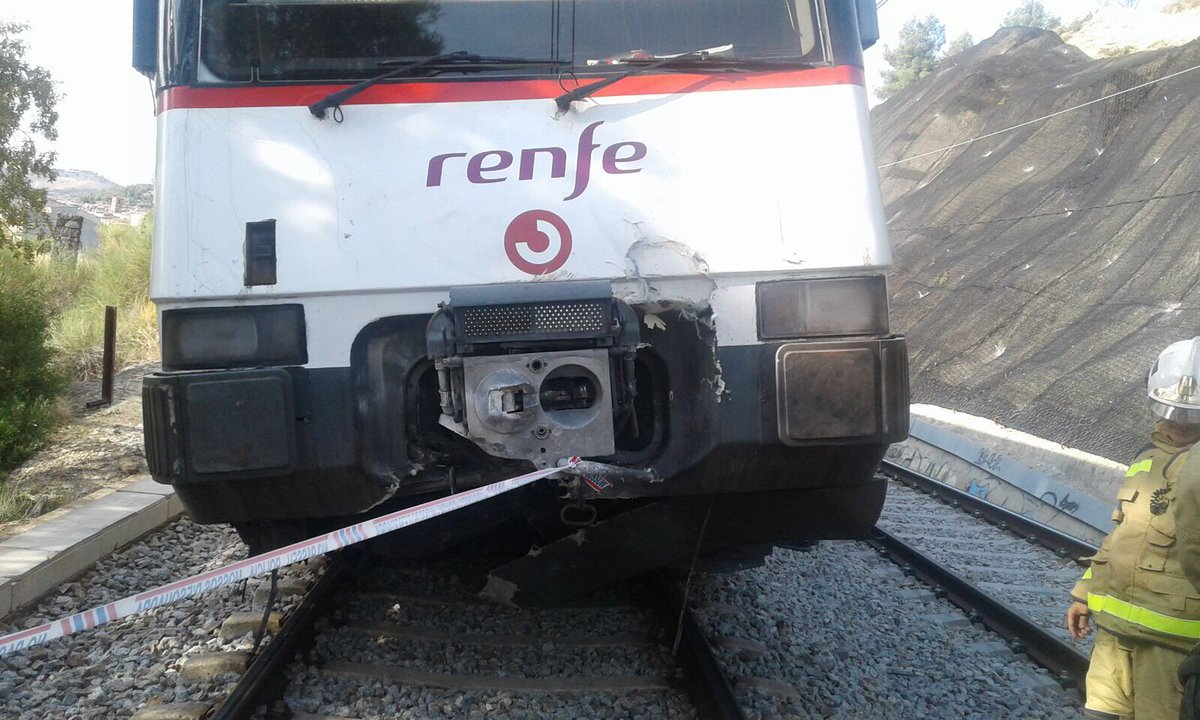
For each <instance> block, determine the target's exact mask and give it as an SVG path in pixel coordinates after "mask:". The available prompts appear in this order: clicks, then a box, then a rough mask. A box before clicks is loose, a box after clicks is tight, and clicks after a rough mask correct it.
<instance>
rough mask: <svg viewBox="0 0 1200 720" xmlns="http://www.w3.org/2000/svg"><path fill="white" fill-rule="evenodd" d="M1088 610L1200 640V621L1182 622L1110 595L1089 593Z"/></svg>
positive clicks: (1155, 629)
mask: <svg viewBox="0 0 1200 720" xmlns="http://www.w3.org/2000/svg"><path fill="white" fill-rule="evenodd" d="M1087 604H1088V609H1089V610H1091V611H1092V612H1094V613H1108V614H1109V615H1112V616H1113V617H1115V618H1120V619H1121V620H1124V621H1126V622H1130V623H1133V624H1134V625H1141V626H1142V627H1144V628H1147V629H1149V630H1154V631H1156V632H1160V633H1165V634H1167V635H1175V636H1177V637H1184V638H1188V639H1191V640H1200V620H1180V619H1179V618H1175V617H1171V616H1170V615H1163V614H1162V613H1157V612H1154V611H1153V610H1148V609H1146V608H1144V607H1138V606H1137V605H1131V604H1130V603H1127V602H1125V601H1124V600H1118V599H1116V598H1115V597H1109V596H1108V595H1094V594H1092V593H1088V602H1087Z"/></svg>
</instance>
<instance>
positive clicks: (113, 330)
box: [87, 305, 117, 410]
mask: <svg viewBox="0 0 1200 720" xmlns="http://www.w3.org/2000/svg"><path fill="white" fill-rule="evenodd" d="M116 362H117V309H116V308H115V307H113V306H112V305H106V306H105V307H104V369H103V370H102V374H101V376H100V399H99V400H93V401H91V402H90V403H88V404H87V407H88V409H89V410H90V409H93V408H98V407H103V406H105V405H112V399H113V371H114V366H115V365H116Z"/></svg>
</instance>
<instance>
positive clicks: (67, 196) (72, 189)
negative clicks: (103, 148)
mask: <svg viewBox="0 0 1200 720" xmlns="http://www.w3.org/2000/svg"><path fill="white" fill-rule="evenodd" d="M56 172H57V173H58V178H57V179H56V180H55V181H54V182H52V183H48V182H46V181H44V180H43V181H41V182H40V183H35V184H37V185H38V186H39V187H44V188H47V189H48V190H49V192H50V195H51V197H54V198H58V199H62V200H67V201H69V202H74V203H85V202H107V201H108V199H109V198H111V197H113V196H114V195H115V196H117V197H122V198H128V199H130V200H137V201H141V202H142V203H143V204H149V203H151V202H152V201H153V192H152V188H153V186H151V185H150V184H148V183H140V184H137V185H121V184H118V183H115V182H113V181H112V180H109V179H108V178H106V177H104V176H103V175H101V174H99V173H95V172H92V171H91V170H57V171H56Z"/></svg>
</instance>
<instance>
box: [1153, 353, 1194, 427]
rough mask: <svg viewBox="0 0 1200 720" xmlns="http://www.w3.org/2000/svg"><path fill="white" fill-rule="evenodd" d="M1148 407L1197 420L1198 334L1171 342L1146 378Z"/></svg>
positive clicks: (1163, 415) (1185, 420) (1162, 414)
mask: <svg viewBox="0 0 1200 720" xmlns="http://www.w3.org/2000/svg"><path fill="white" fill-rule="evenodd" d="M1146 395H1147V396H1149V398H1150V411H1151V412H1153V413H1154V414H1155V415H1157V416H1159V417H1161V418H1163V419H1165V420H1172V421H1174V422H1178V423H1189V424H1200V337H1194V338H1192V339H1191V340H1180V341H1179V342H1177V343H1171V344H1170V345H1168V346H1167V349H1166V350H1163V351H1162V354H1161V355H1159V356H1158V359H1157V360H1155V361H1154V364H1153V365H1151V366H1150V375H1149V377H1147V378H1146Z"/></svg>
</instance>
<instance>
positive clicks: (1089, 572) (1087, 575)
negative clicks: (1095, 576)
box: [1083, 568, 1092, 580]
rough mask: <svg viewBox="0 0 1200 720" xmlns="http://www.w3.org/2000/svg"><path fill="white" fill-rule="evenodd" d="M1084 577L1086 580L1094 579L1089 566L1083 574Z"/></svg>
mask: <svg viewBox="0 0 1200 720" xmlns="http://www.w3.org/2000/svg"><path fill="white" fill-rule="evenodd" d="M1083 579H1084V580H1091V579H1092V569H1091V568H1088V569H1087V572H1085V573H1084V574H1083Z"/></svg>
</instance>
